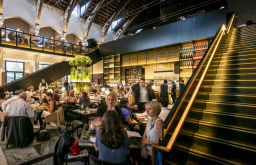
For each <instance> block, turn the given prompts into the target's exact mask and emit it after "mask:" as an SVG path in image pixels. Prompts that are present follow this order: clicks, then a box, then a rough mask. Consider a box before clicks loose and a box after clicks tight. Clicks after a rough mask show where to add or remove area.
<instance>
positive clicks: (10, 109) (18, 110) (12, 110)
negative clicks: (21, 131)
mask: <svg viewBox="0 0 256 165" xmlns="http://www.w3.org/2000/svg"><path fill="white" fill-rule="evenodd" d="M26 99H27V94H26V93H25V92H22V93H21V94H20V95H19V100H17V101H14V102H12V103H11V104H9V105H8V106H7V108H6V112H7V113H8V115H9V116H28V117H34V111H33V109H32V107H31V106H30V105H29V104H28V103H27V102H26Z"/></svg>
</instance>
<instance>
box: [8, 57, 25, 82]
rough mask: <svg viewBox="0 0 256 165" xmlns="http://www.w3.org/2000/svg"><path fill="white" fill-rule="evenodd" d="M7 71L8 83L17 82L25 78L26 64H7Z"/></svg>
mask: <svg viewBox="0 0 256 165" xmlns="http://www.w3.org/2000/svg"><path fill="white" fill-rule="evenodd" d="M5 70H6V83H9V82H11V81H14V80H17V79H19V78H21V77H23V76H24V63H23V62H12V61H6V62H5Z"/></svg>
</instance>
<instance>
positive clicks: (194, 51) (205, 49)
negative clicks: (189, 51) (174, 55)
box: [193, 48, 208, 52]
mask: <svg viewBox="0 0 256 165" xmlns="http://www.w3.org/2000/svg"><path fill="white" fill-rule="evenodd" d="M207 49H208V48H203V49H194V50H193V51H194V52H195V51H199V50H207Z"/></svg>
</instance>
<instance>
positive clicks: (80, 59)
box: [69, 55, 92, 66]
mask: <svg viewBox="0 0 256 165" xmlns="http://www.w3.org/2000/svg"><path fill="white" fill-rule="evenodd" d="M91 63H92V60H91V59H90V57H88V56H82V55H79V56H76V57H75V58H73V59H72V60H70V61H69V65H71V66H86V65H91Z"/></svg>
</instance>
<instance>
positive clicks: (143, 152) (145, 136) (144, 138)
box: [140, 127, 148, 159]
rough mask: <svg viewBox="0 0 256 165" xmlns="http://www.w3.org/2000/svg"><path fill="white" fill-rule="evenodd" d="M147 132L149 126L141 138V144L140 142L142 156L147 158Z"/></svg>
mask: <svg viewBox="0 0 256 165" xmlns="http://www.w3.org/2000/svg"><path fill="white" fill-rule="evenodd" d="M146 132H147V127H146V129H145V131H144V134H143V136H142V139H141V144H140V145H141V157H143V158H145V159H147V157H148V151H147V149H146V146H145V144H144V143H143V142H144V141H146V140H147V135H146Z"/></svg>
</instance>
